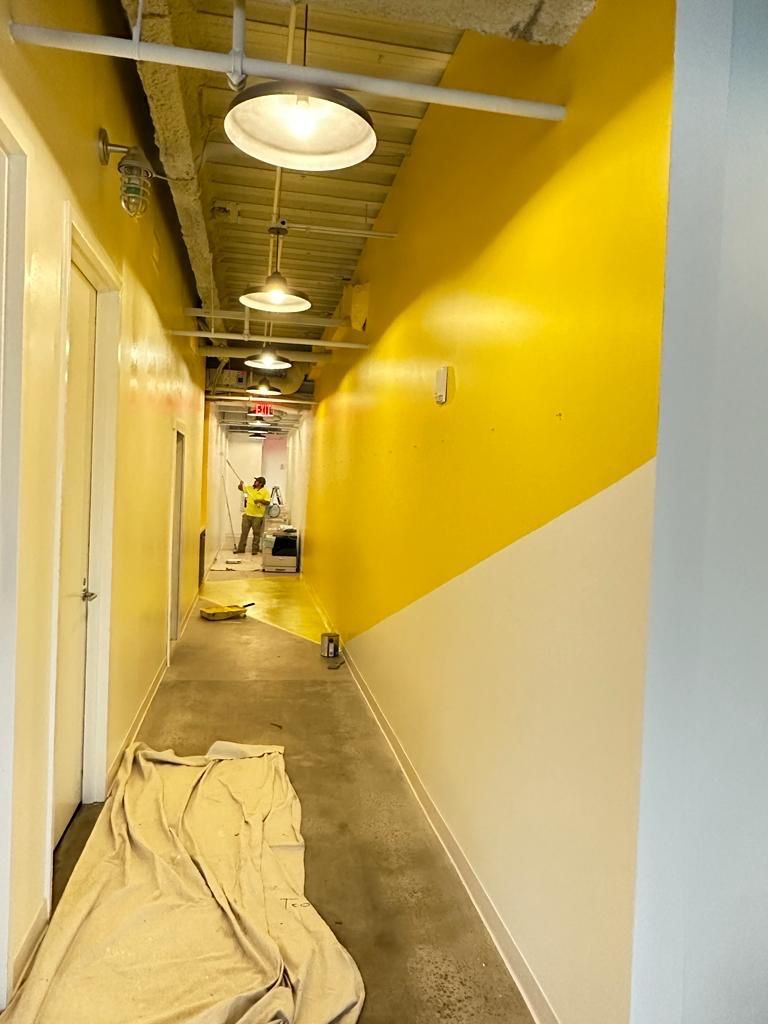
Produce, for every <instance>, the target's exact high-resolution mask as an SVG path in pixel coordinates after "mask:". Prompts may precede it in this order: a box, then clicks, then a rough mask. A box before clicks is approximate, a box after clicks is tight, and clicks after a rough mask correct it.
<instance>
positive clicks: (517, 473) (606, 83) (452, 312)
mask: <svg viewBox="0 0 768 1024" xmlns="http://www.w3.org/2000/svg"><path fill="white" fill-rule="evenodd" d="M672 33H673V3H672V0H654V2H653V3H652V4H651V5H650V6H649V5H647V4H644V5H638V4H632V3H627V2H626V0H599V3H598V5H597V8H596V10H595V12H594V14H593V15H592V16H591V17H590V18H589V19H588V20H587V22H586V23H585V24H584V26H583V27H582V28H581V30H580V31H579V33H578V34H577V36H576V37H575V39H574V40H573V41H572V42H571V43H570V44H569V45H568V46H567V47H566V48H564V49H562V50H560V49H556V48H551V47H533V46H529V45H527V44H524V43H514V42H509V41H504V40H494V39H487V38H483V37H480V36H477V35H471V34H470V35H467V36H465V37H464V39H463V41H462V43H461V44H460V46H459V49H458V51H457V53H456V55H455V57H454V58H453V60H452V61H451V63H450V65H449V68H448V71H447V73H446V77H445V84H447V85H451V86H458V87H466V88H472V89H478V90H483V91H489V92H498V93H502V94H508V95H519V96H523V97H530V98H535V99H541V100H549V101H564V102H565V103H566V104H567V106H568V115H567V119H566V120H565V121H564V122H563V123H562V124H560V125H557V126H552V125H550V124H547V123H544V122H535V121H525V120H522V119H514V118H502V117H498V116H493V115H484V114H478V113H472V112H462V111H455V110H448V109H446V108H436V107H435V108H432V109H430V110H429V112H428V113H427V115H426V118H425V120H424V122H423V124H422V127H421V128H420V130H419V133H418V135H417V138H416V142H415V145H414V146H413V150H412V153H411V156H410V157H409V158H408V161H407V164H406V165H405V167H404V168H403V170H402V172H401V174H400V176H399V178H398V181H397V183H396V184H395V186H394V189H393V191H392V193H391V195H390V198H389V200H388V202H387V204H386V205H385V208H384V211H383V213H382V215H381V216H380V218H379V222H378V225H377V226H378V227H379V228H380V229H382V230H388V231H396V232H397V233H398V238H397V240H396V241H388V242H383V241H381V242H375V243H370V244H369V245H368V248H367V252H366V255H365V258H364V260H363V262H362V265H361V267H360V271H359V275H358V277H359V279H360V280H361V281H370V287H371V298H370V313H369V318H368V329H367V332H366V335H365V337H366V338H367V339H368V340H370V342H371V343H372V344H373V345H375V348H374V349H373V351H372V352H371V354H370V355H369V356H367V357H365V358H362V359H360V360H359V361H357V362H356V363H355V362H354V361H353V360H351V359H349V360H347V361H344V360H342V359H337V360H336V361H335V362H334V364H333V367H332V368H330V369H327V370H325V371H323V374H322V376H321V378H320V394H321V396H323V397H324V399H325V400H324V401H323V402H322V404H321V405H320V408H319V410H318V415H317V421H316V438H315V448H314V463H313V475H312V484H311V488H310V505H309V517H310V528H309V532H308V535H307V543H306V549H305V563H304V564H305V570H306V572H307V575H308V577H309V578H310V580H311V583H312V585H313V587H314V588H315V589H316V590H317V592H318V594H319V595H320V597H321V599H322V601H323V603H324V605H325V606H326V608H327V609H328V611H329V612H330V614H331V616H332V617H333V619H334V620H335V622H336V623H337V625H338V626H340V628H341V629H342V630H343V631H344V633H345V634H346V635H347V636H353V635H355V634H357V633H359V632H361V631H362V630H365V629H367V628H369V627H370V626H372V625H373V624H374V623H376V622H379V621H380V620H382V619H383V618H385V617H386V616H388V615H390V614H392V613H393V612H394V611H396V610H397V609H398V608H401V607H403V606H404V605H406V604H408V603H409V602H410V601H413V600H414V599H416V598H418V597H419V596H421V595H422V594H425V593H427V592H429V591H430V590H431V589H433V588H434V587H435V586H437V585H439V584H440V583H442V582H444V581H445V580H448V579H450V578H452V577H453V576H455V575H456V574H457V573H460V572H462V571H463V570H465V569H467V568H469V567H470V566H472V565H474V564H475V563H476V562H478V561H479V560H480V559H482V558H485V557H487V556H488V555H490V554H491V553H492V552H494V551H497V550H500V549H501V548H503V547H504V546H505V545H507V544H509V543H511V542H512V541H514V540H516V539H517V538H519V537H522V536H524V535H525V534H527V533H529V532H530V531H531V530H533V529H535V528H537V527H539V526H541V525H542V524H544V523H546V522H548V521H550V520H551V519H553V518H554V517H555V516H557V515H559V514H560V513H562V512H564V511H565V510H567V509H569V508H572V507H573V506H574V505H577V504H578V503H579V502H581V501H584V500H585V499H587V498H589V497H590V496H591V495H594V494H596V493H597V492H599V491H600V490H602V489H603V488H605V487H606V486H608V485H609V484H611V483H613V482H614V481H616V480H618V479H619V478H621V477H622V476H624V475H626V474H627V473H629V472H630V471H631V470H633V469H635V468H637V467H638V466H639V465H641V464H642V463H643V462H645V461H647V460H648V459H649V458H650V457H651V456H652V455H653V453H654V450H655V437H656V416H657V400H656V399H657V390H658V376H659V345H660V327H661V307H662V265H663V246H664V226H665V204H666V183H667V152H668V133H669V110H670V90H671V69H672ZM442 364H450V365H451V366H452V367H454V370H455V391H454V393H453V395H452V398H451V401H450V402H449V403H448V404H447V405H446V406H444V407H438V406H437V405H435V403H434V401H433V399H432V386H433V380H434V373H435V370H436V369H437V367H438V366H440V365H442ZM417 522H420V523H421V524H423V527H424V534H423V535H421V536H420V535H419V534H418V533H414V530H413V527H414V525H415V524H416V523H417ZM480 524H482V529H477V528H473V527H477V526H479V525H480ZM395 552H396V553H397V555H396V556H395ZM406 562H407V571H402V570H401V569H398V568H396V565H400V566H404V565H405V563H406Z"/></svg>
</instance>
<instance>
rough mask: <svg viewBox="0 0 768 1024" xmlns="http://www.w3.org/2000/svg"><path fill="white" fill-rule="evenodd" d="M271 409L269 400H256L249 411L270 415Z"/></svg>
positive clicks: (260, 414) (258, 414) (259, 414)
mask: <svg viewBox="0 0 768 1024" xmlns="http://www.w3.org/2000/svg"><path fill="white" fill-rule="evenodd" d="M273 411H274V410H273V407H272V406H271V405H270V403H269V402H257V403H256V404H255V405H254V407H253V409H251V412H255V413H256V415H257V416H271V415H272V413H273Z"/></svg>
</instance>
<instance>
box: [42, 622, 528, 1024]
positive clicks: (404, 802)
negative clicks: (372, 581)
mask: <svg viewBox="0 0 768 1024" xmlns="http://www.w3.org/2000/svg"><path fill="white" fill-rule="evenodd" d="M140 739H141V740H143V741H144V742H145V743H147V744H149V745H151V746H153V747H156V748H159V749H164V748H167V747H171V748H173V749H174V750H175V751H176V752H177V753H178V754H194V753H200V752H204V751H206V750H207V749H208V747H209V746H210V745H211V743H213V741H214V740H217V739H228V740H234V741H236V742H240V743H279V744H282V745H284V746H285V756H286V765H287V768H288V773H289V775H290V777H291V780H292V782H293V784H294V787H295V788H296V790H297V792H298V795H299V798H300V800H301V803H302V810H303V833H304V837H305V840H306V844H307V850H306V869H307V884H306V891H307V896H308V898H309V899H310V900H311V902H312V903H313V904H314V905H315V907H316V908H317V910H318V911H319V913H320V914H322V916H323V917H324V918H325V920H326V921H327V922H328V924H329V925H330V926H331V928H332V929H333V930H334V932H335V933H336V935H337V936H338V937H339V939H340V940H341V942H342V943H343V944H344V945H345V946H346V947H347V948H348V949H349V951H350V952H351V953H352V955H353V957H354V958H355V960H356V961H357V964H358V966H359V968H360V972H361V974H362V976H363V980H364V982H365V987H366V993H367V997H366V1004H365V1009H364V1011H363V1015H362V1018H361V1020H362V1021H363V1022H364V1024H399V1022H403V1024H405V1022H409V1024H470V1022H473V1021H483V1022H484V1024H486V1022H492V1021H499V1022H501V1021H503V1022H505V1024H532V1018H531V1017H530V1015H529V1013H528V1011H527V1009H526V1008H525V1005H524V1003H523V1001H522V999H521V997H520V995H519V993H518V991H517V989H516V987H515V985H514V982H513V981H512V979H511V978H510V976H509V974H508V972H507V971H506V968H505V967H504V964H503V962H502V961H501V959H500V957H499V955H498V953H497V952H496V949H495V947H494V946H493V944H492V943H491V941H490V939H489V937H488V935H487V933H486V931H485V929H484V927H483V925H482V923H481V921H480V919H479V917H478V916H477V913H476V911H475V910H474V908H473V906H472V904H471V902H470V900H469V897H468V896H467V894H466V892H465V890H464V888H463V886H462V885H461V883H460V882H459V880H458V878H457V876H456V874H455V871H454V869H453V867H452V865H451V863H450V861H449V860H448V858H447V856H446V854H445V852H444V851H443V848H442V846H441V845H440V843H439V842H438V840H437V838H436V837H435V835H434V833H433V832H432V830H431V829H430V827H429V825H428V824H427V822H426V820H425V818H424V815H423V813H422V811H421V809H420V807H419V805H418V803H417V801H416V799H415V797H414V796H413V793H412V792H411V790H410V788H409V786H408V784H407V783H406V781H405V779H404V777H403V775H402V773H401V771H400V769H399V767H398V765H397V762H396V761H395V758H394V756H393V754H392V751H391V750H390V748H389V746H388V744H387V743H386V741H385V740H384V737H383V736H382V735H381V732H380V731H379V729H378V727H377V725H376V723H375V721H374V719H373V717H372V715H371V713H370V711H369V709H368V707H367V705H366V704H365V702H364V700H363V699H362V697H361V695H360V693H359V691H358V689H357V687H356V685H355V683H354V681H353V679H352V677H351V676H350V674H349V671H348V670H347V668H346V666H345V665H343V664H342V665H340V666H339V667H338V668H336V670H333V669H331V668H329V666H328V663H327V662H326V661H324V660H323V659H322V658H321V657H320V655H319V651H318V647H317V645H316V644H313V643H311V642H309V641H307V640H304V639H301V638H299V637H296V636H292V635H290V634H289V633H287V632H285V631H284V630H281V629H277V628H275V627H273V626H270V625H266V624H264V623H261V622H258V621H254V620H253V619H244V620H235V621H230V622H205V621H203V620H201V619H198V618H194V619H193V620H192V622H190V625H189V626H188V628H187V631H186V633H185V635H184V638H183V640H182V641H181V642H180V643H179V645H178V646H177V648H176V651H175V653H174V660H173V664H172V665H171V668H170V669H169V671H168V673H167V675H166V677H165V680H164V681H163V684H162V685H161V687H160V690H159V691H158V694H157V696H156V698H155V700H154V702H153V703H152V706H151V708H150V710H149V714H148V715H147V718H146V720H145V722H144V725H143V727H142V730H141V734H140ZM73 828H74V824H73ZM66 838H67V837H66V836H65V840H66ZM65 840H63V841H62V844H61V845H62V847H63V846H64V842H65ZM73 853H74V844H73V848H72V850H70V854H69V859H70V860H71V859H72V856H73ZM65 868H66V865H62V866H60V871H62V870H64V869H65ZM62 877H63V876H62Z"/></svg>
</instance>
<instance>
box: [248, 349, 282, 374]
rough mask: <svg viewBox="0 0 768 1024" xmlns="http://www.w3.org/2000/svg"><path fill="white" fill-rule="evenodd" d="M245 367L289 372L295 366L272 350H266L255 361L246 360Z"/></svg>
mask: <svg viewBox="0 0 768 1024" xmlns="http://www.w3.org/2000/svg"><path fill="white" fill-rule="evenodd" d="M245 365H246V366H253V367H255V368H256V369H257V370H266V371H267V372H270V371H272V370H289V369H290V368H291V366H292V365H293V364H292V363H289V362H288V360H287V359H281V358H280V356H278V355H275V353H274V352H273V351H272V349H270V348H265V349H264V351H263V352H260V353H259V354H258V356H255V357H254V358H253V359H246V360H245Z"/></svg>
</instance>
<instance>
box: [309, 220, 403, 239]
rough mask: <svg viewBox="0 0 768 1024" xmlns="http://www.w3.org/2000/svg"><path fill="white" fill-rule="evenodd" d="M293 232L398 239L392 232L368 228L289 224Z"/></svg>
mask: <svg viewBox="0 0 768 1024" xmlns="http://www.w3.org/2000/svg"><path fill="white" fill-rule="evenodd" d="M289 227H290V229H291V231H299V232H304V233H306V234H308V235H347V236H349V237H350V238H397V235H396V234H395V233H394V232H392V231H369V230H367V229H366V228H329V227H325V226H324V225H320V224H295V223H294V222H293V221H291V223H290V224H289Z"/></svg>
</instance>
